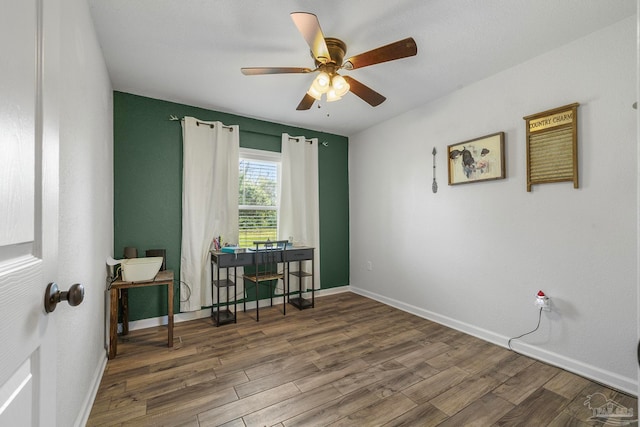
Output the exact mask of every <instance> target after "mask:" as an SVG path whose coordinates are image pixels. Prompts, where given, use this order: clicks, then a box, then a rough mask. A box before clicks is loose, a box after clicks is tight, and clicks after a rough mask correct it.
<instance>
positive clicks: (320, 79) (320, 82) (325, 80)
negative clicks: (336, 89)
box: [311, 71, 331, 93]
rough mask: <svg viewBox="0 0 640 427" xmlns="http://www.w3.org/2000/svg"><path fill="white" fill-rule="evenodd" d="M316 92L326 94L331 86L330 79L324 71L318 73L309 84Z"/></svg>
mask: <svg viewBox="0 0 640 427" xmlns="http://www.w3.org/2000/svg"><path fill="white" fill-rule="evenodd" d="M311 86H312V87H314V88H315V89H316V90H317V91H318V92H320V93H327V91H328V90H329V86H331V77H330V76H329V74H327V73H325V72H324V71H322V72H320V74H318V76H317V77H316V78H315V80H314V81H313V83H312V84H311Z"/></svg>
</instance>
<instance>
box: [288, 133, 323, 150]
mask: <svg viewBox="0 0 640 427" xmlns="http://www.w3.org/2000/svg"><path fill="white" fill-rule="evenodd" d="M297 140H298V138H293V137H291V136H290V137H289V141H297ZM304 142H308V143H309V144H311V143H313V140H312V139H306V138H305V140H304ZM321 144H322V146H323V147H328V146H329V143H328V142H327V141H323V142H321Z"/></svg>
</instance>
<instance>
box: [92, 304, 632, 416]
mask: <svg viewBox="0 0 640 427" xmlns="http://www.w3.org/2000/svg"><path fill="white" fill-rule="evenodd" d="M281 310H282V305H276V306H274V307H269V308H265V309H261V310H260V322H255V320H254V316H255V313H254V312H247V313H242V312H241V311H240V312H239V314H238V323H237V324H231V325H225V326H221V327H218V328H216V327H215V326H213V324H212V322H211V320H210V319H201V320H195V321H190V322H183V323H178V324H176V326H175V333H174V336H175V342H174V347H173V348H168V347H167V346H166V337H167V335H166V327H157V328H149V329H145V330H138V331H133V332H131V333H130V334H129V335H128V336H126V337H124V338H123V337H121V338H119V339H120V344H119V345H118V355H117V357H116V358H115V359H113V360H110V361H109V362H108V363H107V368H106V371H105V373H104V376H103V378H102V382H101V384H100V389H99V391H98V395H97V397H96V401H95V403H94V406H93V409H92V412H91V415H90V418H89V421H88V425H89V426H104V425H108V426H161V425H166V426H214V425H215V426H217V425H224V426H274V425H275V426H287V427H288V426H326V425H331V426H464V425H476V426H491V425H497V426H502V425H514V426H515V425H523V426H524V425H529V426H547V425H549V426H587V425H603V419H593V418H591V417H592V416H593V415H594V409H595V408H597V407H600V406H601V405H605V404H606V403H607V402H608V403H613V404H615V405H619V407H620V408H623V409H624V408H632V409H634V413H635V412H636V411H635V408H637V400H636V398H635V397H632V396H629V395H626V394H624V393H621V392H617V391H615V390H612V389H609V388H607V387H605V386H602V385H600V384H597V383H594V382H591V381H589V380H587V379H585V378H582V377H579V376H576V375H573V374H571V373H569V372H566V371H564V370H562V369H558V368H555V367H552V366H549V365H547V364H544V363H541V362H539V361H536V360H533V359H530V358H527V357H525V356H522V355H519V354H517V353H515V352H512V351H509V350H507V349H505V348H502V347H499V346H496V345H493V344H490V343H487V342H485V341H482V340H480V339H477V338H474V337H471V336H469V335H465V334H463V333H460V332H458V331H455V330H452V329H449V328H446V327H443V326H441V325H439V324H436V323H433V322H431V321H428V320H425V319H422V318H420V317H416V316H413V315H411V314H408V313H405V312H403V311H400V310H397V309H395V308H392V307H389V306H386V305H384V304H381V303H378V302H376V301H373V300H371V299H368V298H365V297H362V296H359V295H356V294H353V293H342V294H336V295H330V296H325V297H322V298H317V299H316V307H315V308H314V309H309V310H304V311H298V310H297V309H294V308H293V307H292V306H288V307H287V314H286V316H283V315H282V311H281ZM589 396H591V400H590V401H589V402H587V403H586V404H585V402H586V401H587V399H588V398H589ZM589 405H590V406H589ZM636 418H637V417H634V419H636ZM605 421H606V420H605Z"/></svg>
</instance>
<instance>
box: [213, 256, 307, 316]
mask: <svg viewBox="0 0 640 427" xmlns="http://www.w3.org/2000/svg"><path fill="white" fill-rule="evenodd" d="M273 251H275V252H277V254H274V253H273V252H270V256H269V257H264V256H262V255H261V252H260V251H258V252H256V251H246V252H239V253H228V252H220V251H211V252H210V254H211V286H212V288H211V293H212V297H213V292H214V288H215V289H216V290H217V292H218V310H217V312H214V310H213V307H212V309H211V310H212V312H211V316H212V318H213V320H214V322H215V323H216V326H219V325H222V324H226V323H235V322H236V320H237V317H236V307H237V303H236V297H235V295H236V283H235V282H233V281H232V280H231V279H229V271H230V269H233V272H234V278H236V281H237V275H236V273H237V267H247V266H254V265H256V261H257V262H258V264H261V263H263V262H267V261H268V262H272V261H273V259H274V257H275V259H276V260H278V261H279V262H282V263H284V271H283V277H282V279H283V280H284V281H285V286H284V289H285V292H284V294H285V295H284V296H285V297H286V299H287V302H288V303H289V304H291V305H293V306H294V307H297V308H298V309H299V310H303V309H306V308H313V307H315V275H314V274H313V272H314V267H315V266H314V261H313V259H314V254H315V250H314V248H311V247H286V246H285V247H284V248H278V249H273ZM304 261H310V262H311V271H310V272H307V271H303V269H302V265H303V264H302V263H303V262H304ZM291 264H293V265H294V267H296V266H297V270H295V271H291ZM221 269H226V270H227V271H226V273H227V274H226V277H227V278H226V279H221V278H220V270H221ZM290 276H294V277H298V278H299V279H300V286H299V287H298V289H297V290H295V291H291V290H290V289H289V286H288V284H289V280H290ZM279 278H280V277H278V279H279ZM308 279H311V289H305V290H303V280H308ZM223 287H226V288H227V300H226V301H225V302H222V303H221V302H220V297H219V295H220V293H219V292H220V288H223ZM256 287H257V285H256ZM231 288H233V295H234V298H233V301H230V300H229V299H228V298H229V291H230V290H231ZM309 294H310V295H309ZM246 300H247V298H246V292H245V298H243V311H245V312H246V311H247V305H246ZM221 304H222V305H224V306H225V308H224V309H221V307H222V305H221ZM231 304H233V306H234V311H233V313H232V312H231V311H230V310H229V308H230V305H231ZM258 305H259V300H258V298H257V295H256V307H258ZM258 319H259V318H257V319H256V320H258Z"/></svg>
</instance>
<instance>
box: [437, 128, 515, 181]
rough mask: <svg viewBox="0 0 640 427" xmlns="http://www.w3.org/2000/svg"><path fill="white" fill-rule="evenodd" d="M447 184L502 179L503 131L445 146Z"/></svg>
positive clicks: (504, 174)
mask: <svg viewBox="0 0 640 427" xmlns="http://www.w3.org/2000/svg"><path fill="white" fill-rule="evenodd" d="M447 158H448V159H449V161H448V162H447V164H448V166H449V185H458V184H468V183H471V182H480V181H492V180H496V179H504V178H505V177H506V173H505V170H506V168H505V156H504V132H496V133H492V134H490V135H485V136H482V137H480V138H475V139H470V140H468V141H463V142H459V143H456V144H452V145H449V146H447Z"/></svg>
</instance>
